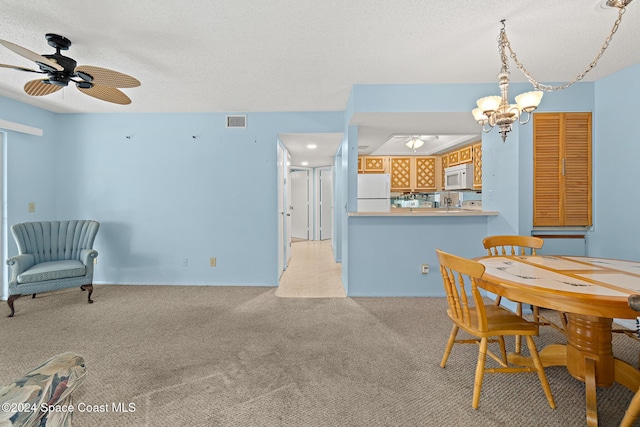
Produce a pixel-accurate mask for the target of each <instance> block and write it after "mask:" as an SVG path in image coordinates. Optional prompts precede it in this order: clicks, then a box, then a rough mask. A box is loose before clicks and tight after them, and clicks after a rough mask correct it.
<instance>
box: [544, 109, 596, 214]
mask: <svg viewBox="0 0 640 427" xmlns="http://www.w3.org/2000/svg"><path fill="white" fill-rule="evenodd" d="M533 157H534V159H533V225H534V226H591V225H592V224H593V221H592V200H591V198H592V196H591V192H592V184H591V113H535V114H534V115H533Z"/></svg>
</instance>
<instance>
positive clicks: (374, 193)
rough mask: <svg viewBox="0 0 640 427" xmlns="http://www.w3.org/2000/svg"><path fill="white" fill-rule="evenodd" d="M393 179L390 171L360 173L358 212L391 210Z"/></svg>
mask: <svg viewBox="0 0 640 427" xmlns="http://www.w3.org/2000/svg"><path fill="white" fill-rule="evenodd" d="M390 187H391V179H390V176H389V174H388V173H383V174H358V212H389V211H390V210H391V188H390Z"/></svg>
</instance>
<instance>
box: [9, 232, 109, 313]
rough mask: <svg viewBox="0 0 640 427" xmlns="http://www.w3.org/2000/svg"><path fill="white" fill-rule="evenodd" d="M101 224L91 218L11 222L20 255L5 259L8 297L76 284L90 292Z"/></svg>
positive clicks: (11, 303)
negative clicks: (7, 271)
mask: <svg viewBox="0 0 640 427" xmlns="http://www.w3.org/2000/svg"><path fill="white" fill-rule="evenodd" d="M99 227H100V224H99V223H98V222H97V221H92V220H75V221H40V222H25V223H21V224H15V225H13V226H11V234H13V238H14V239H15V241H16V245H17V246H18V252H19V255H17V256H14V257H11V258H9V259H8V260H7V264H8V265H9V299H8V300H7V303H8V304H9V308H10V309H11V314H9V316H8V317H13V314H14V313H15V310H14V308H13V302H14V301H15V300H16V299H18V298H19V297H20V296H21V295H28V294H32V295H33V298H35V296H36V294H37V293H41V292H47V291H55V290H59V289H65V288H71V287H75V286H79V287H80V289H82V290H83V291H85V290H86V291H88V295H87V300H88V301H89V303H90V304H91V303H92V302H93V300H91V294H92V293H93V260H94V259H95V258H96V257H97V256H98V252H97V251H96V250H94V249H93V241H94V240H95V237H96V233H97V232H98V228H99Z"/></svg>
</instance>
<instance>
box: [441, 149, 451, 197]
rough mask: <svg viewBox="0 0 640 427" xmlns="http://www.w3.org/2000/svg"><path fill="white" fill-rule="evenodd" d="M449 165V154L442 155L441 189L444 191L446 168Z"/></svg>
mask: <svg viewBox="0 0 640 427" xmlns="http://www.w3.org/2000/svg"><path fill="white" fill-rule="evenodd" d="M448 167H449V155H448V154H443V155H442V156H441V157H440V190H441V191H444V183H445V179H444V170H445V169H446V168H448Z"/></svg>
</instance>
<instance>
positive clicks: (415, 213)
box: [349, 208, 498, 217]
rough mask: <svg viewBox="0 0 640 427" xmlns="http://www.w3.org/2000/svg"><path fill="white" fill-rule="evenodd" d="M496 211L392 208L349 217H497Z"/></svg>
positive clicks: (358, 213) (359, 213)
mask: <svg viewBox="0 0 640 427" xmlns="http://www.w3.org/2000/svg"><path fill="white" fill-rule="evenodd" d="M497 215H498V212H496V211H482V210H473V209H460V208H449V209H446V208H392V209H391V210H390V211H389V212H349V216H383V217H390V216H391V217H393V216H399V217H402V216H410V217H419V216H435V217H443V216H497Z"/></svg>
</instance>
